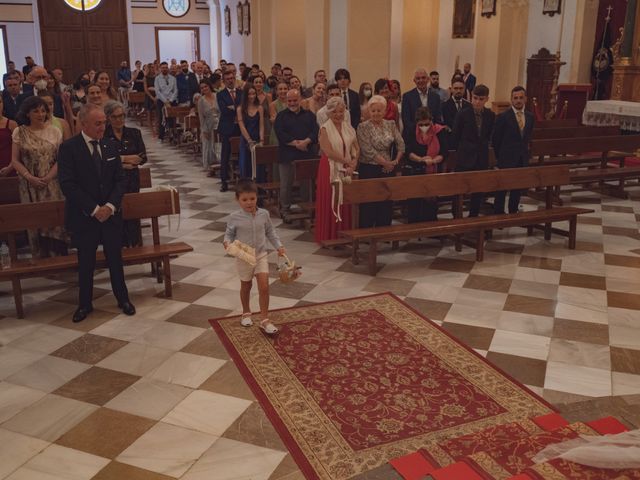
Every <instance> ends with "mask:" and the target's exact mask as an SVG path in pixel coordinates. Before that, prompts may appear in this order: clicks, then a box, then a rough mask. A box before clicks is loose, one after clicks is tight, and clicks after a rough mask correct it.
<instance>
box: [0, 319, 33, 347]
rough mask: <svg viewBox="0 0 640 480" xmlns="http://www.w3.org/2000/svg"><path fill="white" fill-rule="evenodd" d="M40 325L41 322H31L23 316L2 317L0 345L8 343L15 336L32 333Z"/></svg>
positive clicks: (14, 338)
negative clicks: (19, 317)
mask: <svg viewBox="0 0 640 480" xmlns="http://www.w3.org/2000/svg"><path fill="white" fill-rule="evenodd" d="M41 326H42V324H40V323H37V322H31V321H29V320H25V319H24V318H21V319H18V318H11V317H8V318H3V319H2V321H1V322H0V347H3V346H5V345H7V344H9V343H10V342H11V341H13V340H16V339H17V338H20V337H22V336H24V335H27V334H29V333H32V332H33V331H34V330H37V329H38V328H40V327H41Z"/></svg>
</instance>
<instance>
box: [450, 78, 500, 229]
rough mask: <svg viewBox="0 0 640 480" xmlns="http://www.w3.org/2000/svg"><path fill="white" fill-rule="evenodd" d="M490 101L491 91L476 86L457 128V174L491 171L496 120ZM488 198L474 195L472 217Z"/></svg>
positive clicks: (480, 194) (458, 118)
mask: <svg viewBox="0 0 640 480" xmlns="http://www.w3.org/2000/svg"><path fill="white" fill-rule="evenodd" d="M488 100H489V88H487V86H486V85H476V87H475V88H474V89H473V95H472V97H471V107H472V108H465V109H462V110H460V112H458V115H456V120H455V124H454V126H453V135H452V137H453V144H454V145H457V149H456V172H469V171H473V170H486V169H488V168H489V141H490V140H491V132H492V131H493V124H494V121H495V118H496V115H495V113H493V112H492V111H491V110H489V109H488V108H485V104H486V103H487V101H488ZM483 199H484V194H482V193H474V194H472V195H471V202H470V205H469V216H470V217H477V216H478V213H480V206H481V205H482V200H483Z"/></svg>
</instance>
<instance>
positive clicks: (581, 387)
mask: <svg viewBox="0 0 640 480" xmlns="http://www.w3.org/2000/svg"><path fill="white" fill-rule="evenodd" d="M544 388H546V389H550V390H556V391H559V392H568V393H575V394H577V395H585V396H588V397H604V396H608V395H611V372H610V371H608V370H603V369H600V368H590V367H581V366H577V365H569V364H566V363H559V362H547V373H546V377H545V381H544Z"/></svg>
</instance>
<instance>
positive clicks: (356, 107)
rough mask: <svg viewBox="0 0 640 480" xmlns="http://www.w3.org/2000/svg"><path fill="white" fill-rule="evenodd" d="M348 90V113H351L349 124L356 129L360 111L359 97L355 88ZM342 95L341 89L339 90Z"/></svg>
mask: <svg viewBox="0 0 640 480" xmlns="http://www.w3.org/2000/svg"><path fill="white" fill-rule="evenodd" d="M348 92H349V115H351V126H352V127H353V129H354V130H357V128H358V125H359V124H360V117H361V116H362V112H361V111H360V97H359V96H358V92H356V91H355V90H351V89H349V90H348ZM340 95H342V91H341V92H340Z"/></svg>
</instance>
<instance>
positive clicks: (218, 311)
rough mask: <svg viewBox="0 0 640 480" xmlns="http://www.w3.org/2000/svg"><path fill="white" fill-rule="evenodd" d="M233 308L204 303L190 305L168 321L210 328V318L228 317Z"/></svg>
mask: <svg viewBox="0 0 640 480" xmlns="http://www.w3.org/2000/svg"><path fill="white" fill-rule="evenodd" d="M229 313H231V310H227V309H224V308H215V307H205V306H203V305H188V306H187V307H185V308H183V309H182V310H180V311H179V312H178V313H176V314H174V315H172V316H171V317H169V318H168V319H167V322H173V323H179V324H181V325H189V326H191V327H201V328H210V327H211V325H210V324H209V320H211V319H212V318H220V317H226V316H227V315H229Z"/></svg>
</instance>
